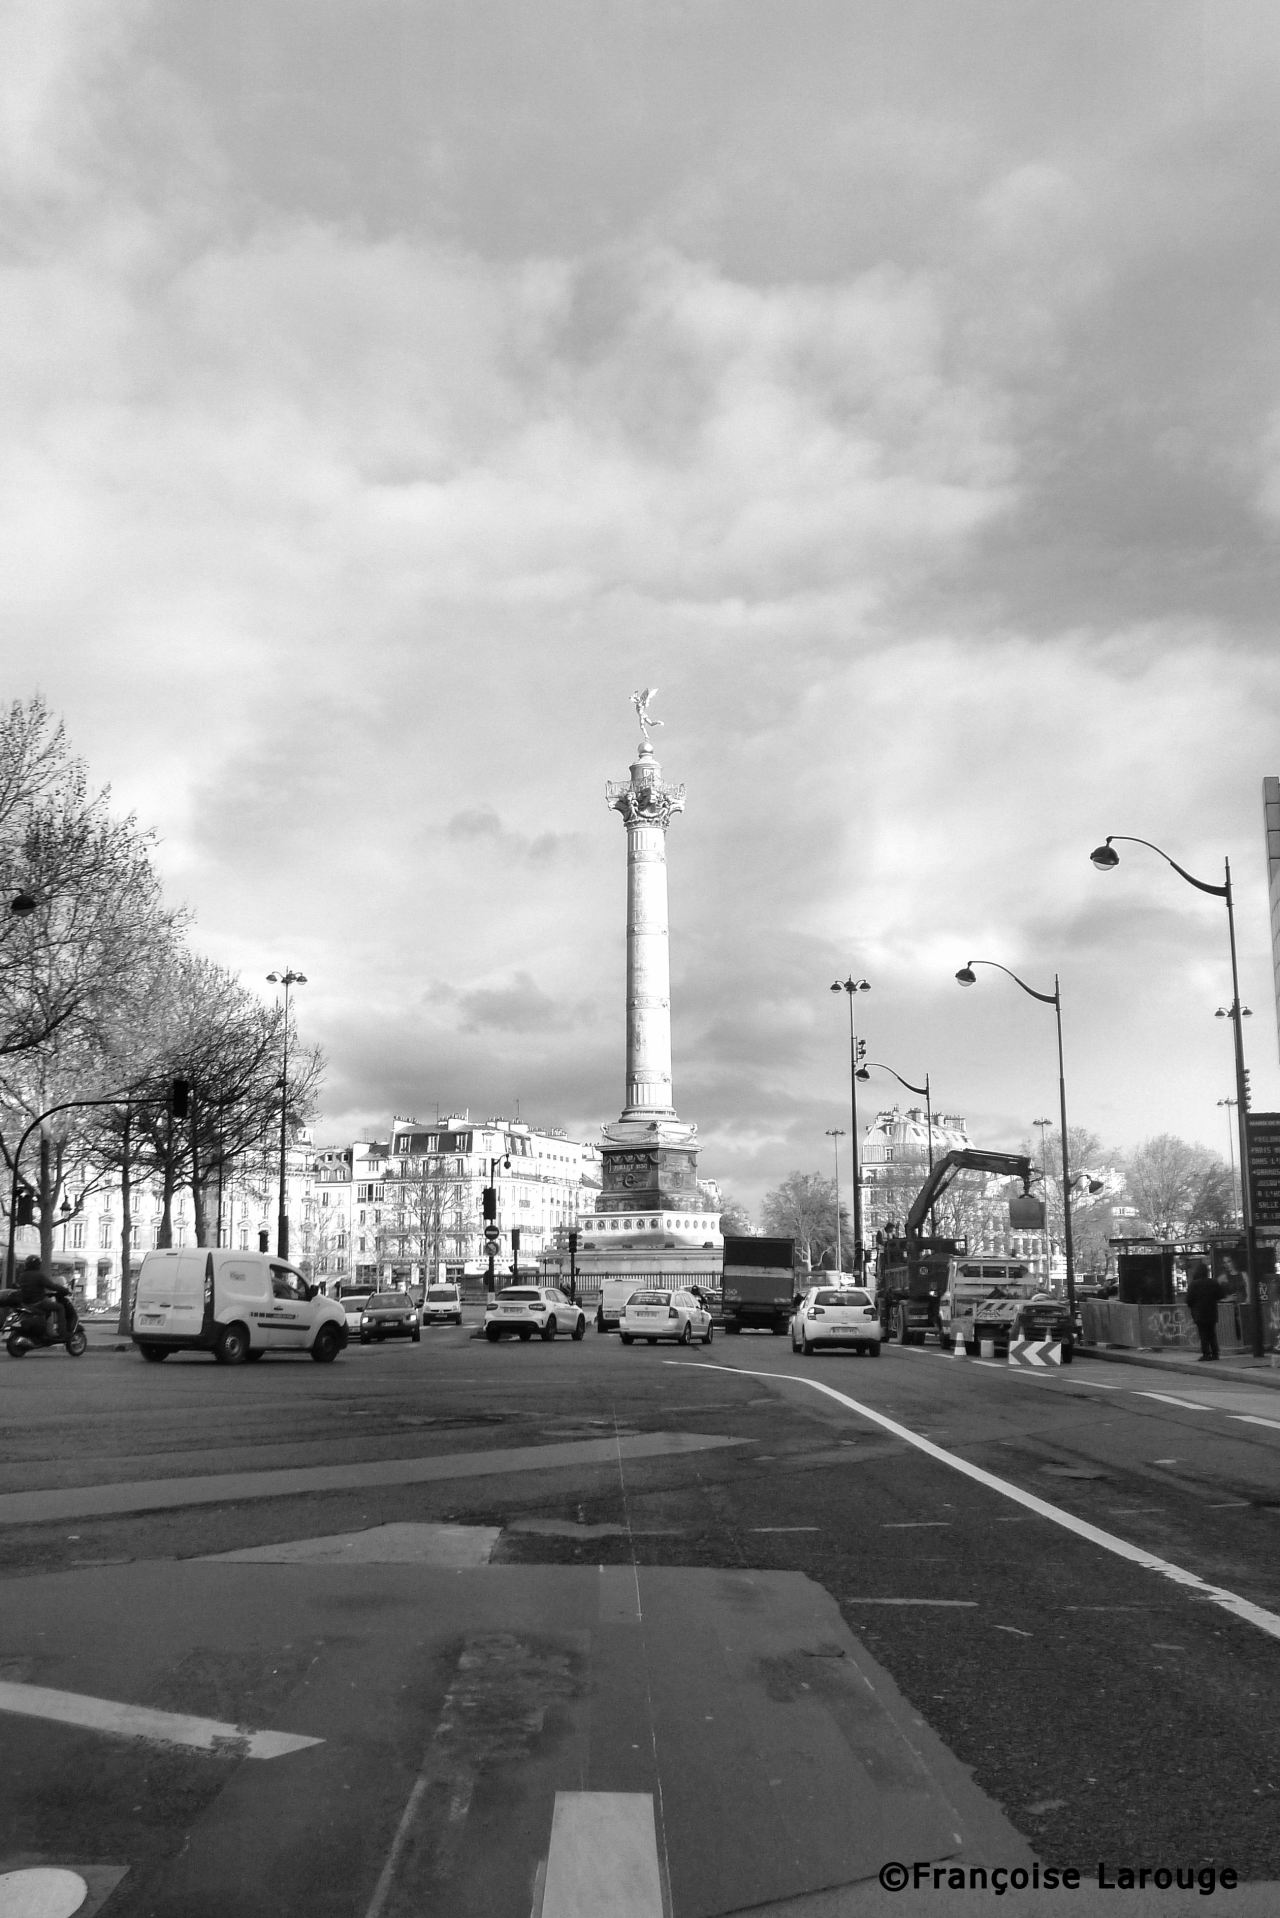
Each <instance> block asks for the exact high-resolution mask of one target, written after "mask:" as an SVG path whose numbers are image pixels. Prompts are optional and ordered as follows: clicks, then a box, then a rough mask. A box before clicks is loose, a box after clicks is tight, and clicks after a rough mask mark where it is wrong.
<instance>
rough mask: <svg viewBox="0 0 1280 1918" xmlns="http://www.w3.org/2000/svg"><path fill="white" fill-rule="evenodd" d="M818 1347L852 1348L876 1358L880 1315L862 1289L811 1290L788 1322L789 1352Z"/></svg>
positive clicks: (831, 1288)
mask: <svg viewBox="0 0 1280 1918" xmlns="http://www.w3.org/2000/svg"><path fill="white" fill-rule="evenodd" d="M819 1345H851V1346H852V1347H853V1349H854V1351H855V1352H869V1353H870V1354H871V1356H872V1358H877V1359H878V1358H879V1356H880V1314H879V1312H878V1311H877V1310H876V1307H875V1305H874V1303H873V1302H872V1298H871V1294H870V1293H869V1292H868V1291H867V1290H866V1288H865V1287H864V1286H860V1285H841V1286H825V1285H824V1286H819V1285H814V1286H810V1288H809V1290H808V1291H807V1292H806V1293H805V1295H804V1297H803V1298H802V1299H801V1301H800V1303H799V1305H798V1306H797V1307H796V1309H795V1315H794V1317H793V1318H792V1320H791V1349H792V1351H793V1352H812V1351H813V1350H814V1349H815V1347H817V1346H819Z"/></svg>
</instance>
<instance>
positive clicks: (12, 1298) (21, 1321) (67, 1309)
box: [0, 1291, 89, 1359]
mask: <svg viewBox="0 0 1280 1918" xmlns="http://www.w3.org/2000/svg"><path fill="white" fill-rule="evenodd" d="M58 1303H59V1305H60V1306H61V1309H62V1313H63V1323H64V1325H65V1326H66V1331H65V1332H62V1333H60V1332H59V1331H58V1329H57V1325H58V1318H57V1311H56V1310H55V1311H53V1312H50V1313H49V1314H48V1315H47V1316H46V1314H45V1313H44V1312H42V1311H41V1310H40V1308H39V1307H38V1306H31V1305H23V1304H22V1301H21V1297H20V1295H19V1294H18V1293H17V1292H16V1291H4V1292H0V1311H3V1312H4V1317H3V1320H2V1321H0V1339H2V1340H3V1341H4V1349H5V1351H6V1352H7V1353H8V1354H9V1357H10V1358H11V1359H25V1358H26V1356H27V1353H28V1352H33V1351H37V1350H39V1349H40V1348H41V1347H42V1346H50V1345H65V1346H66V1348H67V1351H68V1352H69V1353H70V1354H71V1357H72V1358H73V1359H78V1358H79V1357H80V1356H81V1354H82V1353H83V1351H84V1350H85V1347H86V1346H87V1345H88V1343H89V1339H88V1335H87V1333H86V1332H85V1329H84V1327H83V1326H82V1325H81V1323H80V1319H79V1315H78V1314H77V1312H76V1308H75V1306H74V1305H73V1304H72V1303H71V1300H70V1299H69V1298H66V1297H65V1296H64V1297H63V1298H61V1299H60V1300H59V1301H58ZM5 1307H8V1308H9V1309H8V1310H7V1311H5V1310H4V1308H5Z"/></svg>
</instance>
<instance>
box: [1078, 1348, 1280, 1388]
mask: <svg viewBox="0 0 1280 1918" xmlns="http://www.w3.org/2000/svg"><path fill="white" fill-rule="evenodd" d="M1079 1355H1080V1357H1081V1359H1104V1360H1106V1361H1108V1362H1109V1363H1111V1364H1119V1365H1146V1366H1150V1367H1151V1369H1152V1370H1153V1371H1156V1372H1185V1373H1187V1374H1188V1375H1189V1376H1191V1377H1192V1378H1199V1379H1203V1378H1204V1376H1205V1374H1204V1373H1203V1372H1201V1370H1200V1360H1199V1359H1198V1358H1196V1357H1195V1356H1194V1355H1193V1354H1192V1353H1190V1352H1185V1351H1182V1350H1180V1349H1178V1348H1177V1347H1174V1346H1170V1347H1167V1348H1165V1349H1163V1350H1159V1351H1152V1350H1142V1349H1139V1348H1137V1347H1134V1346H1127V1345H1082V1346H1081V1347H1080V1352H1079ZM1209 1377H1210V1378H1212V1379H1241V1380H1243V1381H1244V1382H1245V1384H1247V1385H1268V1386H1270V1387H1272V1389H1273V1390H1275V1391H1277V1392H1280V1353H1272V1354H1271V1355H1270V1356H1269V1357H1266V1358H1261V1359H1255V1358H1254V1356H1253V1354H1252V1353H1251V1352H1224V1353H1223V1355H1222V1357H1221V1359H1219V1360H1218V1362H1217V1363H1216V1364H1215V1366H1214V1368H1213V1371H1212V1372H1211V1373H1210V1374H1209Z"/></svg>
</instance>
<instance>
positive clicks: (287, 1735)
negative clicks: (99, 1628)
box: [0, 1679, 324, 1758]
mask: <svg viewBox="0 0 1280 1918" xmlns="http://www.w3.org/2000/svg"><path fill="white" fill-rule="evenodd" d="M0 1712H13V1713H15V1714H16V1715H17V1716H18V1717H20V1718H50V1719H53V1720H55V1721H56V1722H57V1723H58V1724H60V1725H79V1726H81V1727H82V1728H83V1729H84V1730H86V1731H94V1732H107V1733H110V1734H112V1735H113V1736H115V1737H117V1738H148V1739H150V1740H151V1741H152V1743H153V1744H157V1745H186V1746H189V1747H190V1748H191V1749H192V1750H194V1751H207V1752H219V1753H226V1754H228V1755H230V1756H231V1757H234V1758H283V1757H285V1756H286V1755H287V1754H288V1753H290V1752H298V1751H304V1750H305V1749H306V1747H307V1746H308V1745H322V1744H323V1743H324V1740H323V1739H322V1738H301V1737H298V1736H296V1735H295V1734H294V1733H293V1732H251V1731H246V1730H245V1728H244V1726H243V1725H223V1724H221V1723H219V1721H218V1720H217V1719H216V1718H192V1717H190V1716H189V1715H188V1714H187V1713H185V1712H158V1711H152V1710H150V1709H149V1708H148V1707H147V1706H145V1705H122V1704H120V1703H119V1702H118V1701H117V1700H115V1699H112V1698H85V1697H83V1696H81V1694H80V1693H79V1692H59V1691H53V1690H51V1689H50V1688H49V1687H48V1686H46V1685H18V1684H14V1683H12V1682H10V1681H9V1680H7V1679H6V1680H0Z"/></svg>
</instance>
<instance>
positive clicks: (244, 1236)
mask: <svg viewBox="0 0 1280 1918" xmlns="http://www.w3.org/2000/svg"><path fill="white" fill-rule="evenodd" d="M240 1250H241V1251H242V1252H247V1251H248V1250H249V1228H248V1226H247V1225H242V1226H241V1227H240Z"/></svg>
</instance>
